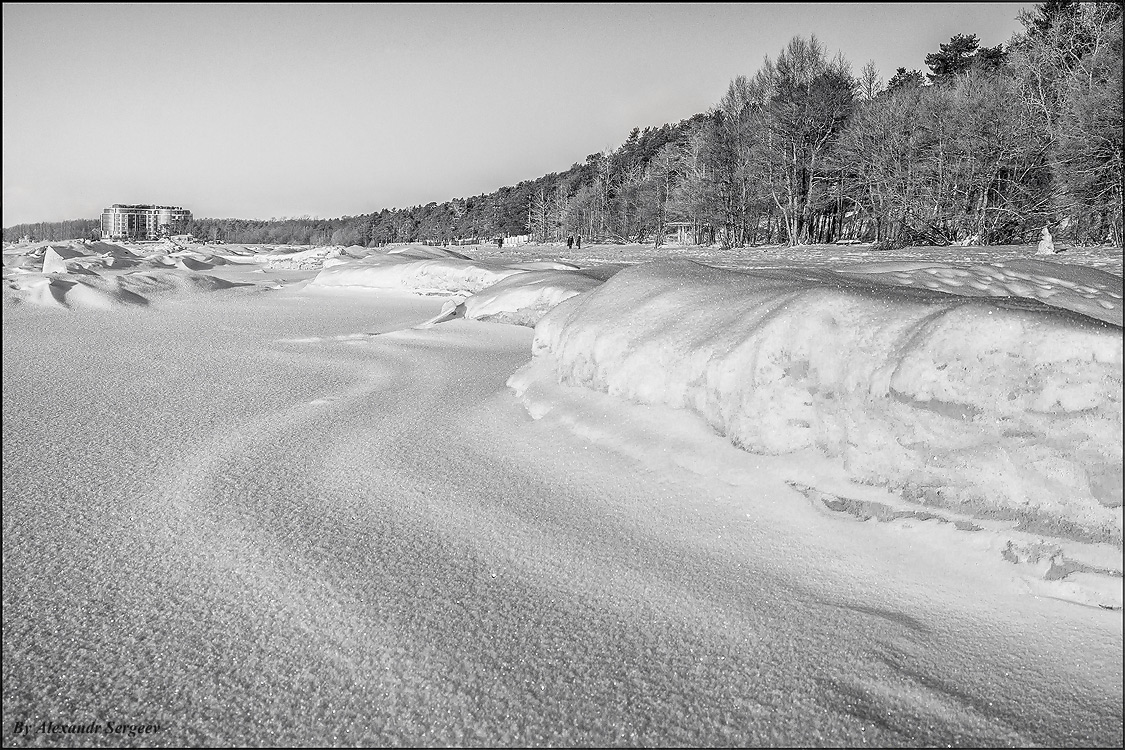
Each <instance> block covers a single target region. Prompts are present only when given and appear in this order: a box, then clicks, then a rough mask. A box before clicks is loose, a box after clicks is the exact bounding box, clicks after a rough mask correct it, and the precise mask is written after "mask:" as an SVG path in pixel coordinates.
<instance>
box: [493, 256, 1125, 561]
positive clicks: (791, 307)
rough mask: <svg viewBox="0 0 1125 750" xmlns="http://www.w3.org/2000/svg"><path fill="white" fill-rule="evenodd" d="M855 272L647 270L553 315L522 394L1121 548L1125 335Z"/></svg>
mask: <svg viewBox="0 0 1125 750" xmlns="http://www.w3.org/2000/svg"><path fill="white" fill-rule="evenodd" d="M855 275H856V274H851V275H848V276H845V275H842V274H834V273H831V272H810V271H757V272H752V273H749V272H737V271H726V270H721V269H715V268H711V267H708V266H704V265H701V264H697V263H694V262H691V261H667V262H662V263H648V264H643V265H640V266H636V267H634V268H632V269H628V270H625V271H622V272H620V273H618V274H617V275H616V276H614V277H613V278H611V279H610V280H609V281H607V282H605V283H604V285H602V286H601V287H599V288H598V289H596V290H594V291H592V292H591V293H589V294H586V295H584V296H582V297H579V298H574V299H571V300H570V301H568V302H564V303H562V304H560V305H558V306H557V307H556V308H555V309H554V310H553V311H552V312H551V313H550V314H548V315H547V316H546V317H545V318H544V319H542V320H541V321H540V322H539V324H538V325H537V326H536V336H535V342H534V344H533V347H532V351H533V354H534V357H535V361H534V362H533V363H532V364H531V365H529V366H528V367H527V368H525V369H524V370H522V371H520V372H519V373H516V374H515V375H513V377H512V379H511V380H510V381H509V384H510V385H511V386H512V387H513V388H514V389H515V390H516V392H517V393H522V392H523V391H525V390H526V389H527V388H528V387H529V385H530V383H531V382H533V381H534V379H536V378H549V379H553V380H556V381H557V382H559V383H561V384H564V385H570V386H582V387H586V388H590V389H593V390H597V391H602V392H606V393H609V394H610V395H613V396H618V397H621V398H624V399H628V400H630V401H635V402H638V403H642V404H659V405H664V406H671V407H674V408H679V409H688V410H691V411H694V412H695V413H697V414H699V415H700V416H702V417H703V418H704V419H705V420H706V422H707V423H708V424H709V425H711V426H712V427H713V428H714V429H715V430H716V431H717V432H718V433H719V434H720V435H723V436H725V437H727V438H728V439H730V440H731V441H732V442H733V443H734V444H735V445H738V446H740V447H742V448H745V449H746V450H748V451H751V452H754V453H766V454H779V453H788V452H793V451H797V450H801V449H804V448H810V447H816V448H818V449H819V450H821V451H823V452H825V453H827V454H828V455H830V456H834V457H838V458H839V459H840V460H841V461H842V462H843V465H844V466H845V467H846V469H847V470H848V472H849V473H850V474H851V476H852V477H853V478H854V479H856V480H858V481H861V482H867V483H872V484H877V485H886V486H890V487H892V488H893V489H894V490H895V491H897V492H899V493H904V494H907V495H909V496H911V497H914V498H917V499H918V500H919V501H921V502H922V503H923V504H925V505H928V506H932V507H938V508H953V509H956V510H958V511H960V512H964V513H968V514H969V515H971V516H982V517H986V518H988V517H994V518H1011V519H1016V520H1018V521H1019V522H1020V524H1021V526H1022V527H1025V528H1030V529H1052V530H1058V531H1059V533H1061V534H1062V535H1064V536H1071V537H1075V538H1077V539H1079V540H1083V541H1086V540H1092V541H1099V542H1101V541H1105V542H1111V543H1114V544H1117V545H1120V544H1121V540H1122V537H1121V532H1122V516H1121V478H1122V477H1121V455H1122V445H1121V429H1122V405H1121V386H1122V383H1121V370H1122V358H1121V357H1122V352H1121V343H1122V342H1121V330H1120V327H1114V326H1108V325H1105V324H1104V323H1102V322H1100V321H1096V320H1091V319H1088V318H1085V317H1079V316H1073V315H1067V314H1063V313H1061V312H1059V311H1058V310H1055V309H1052V308H1051V307H1048V306H1047V305H1041V304H1035V303H1033V302H1029V301H1025V300H1018V301H1013V300H1009V299H1008V298H1005V300H1004V301H993V300H992V299H979V298H965V297H954V296H952V295H948V294H942V293H937V292H930V291H928V290H924V289H917V288H910V287H877V286H873V285H871V284H865V283H863V282H862V281H856V280H853V277H854V276H855ZM539 408H540V409H541V408H542V407H541V406H540V407H539Z"/></svg>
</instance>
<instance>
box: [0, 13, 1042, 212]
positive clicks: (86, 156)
mask: <svg viewBox="0 0 1125 750" xmlns="http://www.w3.org/2000/svg"><path fill="white" fill-rule="evenodd" d="M1024 7H1028V8H1030V7H1033V4H1031V3H1022V4H1020V3H886V4H874V3H872V4H868V3H789V4H785V3H780V4H779V3H768V4H765V3H763V4H758V3H739V4H725V3H724V4H711V5H700V4H683V5H680V4H660V3H653V4H616V3H615V4H546V5H541V4H515V5H513V4H502V5H501V4H449V5H446V4H398V5H394V4H386V3H382V4H356V5H352V4H340V5H319V4H317V5H305V4H274V5H268V4H267V5H262V4H254V5H228V4H222V5H219V4H216V5H206V4H183V5H176V4H162V5H148V4H21V3H5V4H4V5H3V59H4V67H3V81H4V83H3V149H4V151H3V225H4V226H12V225H13V224H19V223H24V222H37V221H61V220H63V219H75V218H96V217H97V216H98V215H99V214H100V212H101V209H102V208H104V207H105V206H108V205H111V204H113V203H158V204H171V205H177V206H183V207H185V208H187V209H189V210H191V211H192V212H193V213H194V214H195V215H196V216H199V217H215V218H217V217H238V218H247V219H269V218H272V217H278V218H280V217H282V216H303V215H310V216H320V217H338V216H347V215H355V214H361V213H368V212H371V211H377V210H380V209H382V208H392V207H399V208H402V207H406V206H413V205H419V204H425V203H429V202H431V201H437V202H442V201H445V200H449V199H451V198H457V197H468V196H471V195H479V194H481V193H488V192H492V191H493V190H495V189H496V188H498V187H501V186H503V185H514V184H515V183H517V182H520V181H521V180H526V179H534V178H536V177H539V176H541V175H544V174H547V173H548V172H557V171H562V170H565V169H567V168H568V167H570V165H571V164H573V163H574V162H581V161H584V160H585V158H586V156H587V155H588V154H592V153H596V152H598V151H601V150H603V149H606V148H614V147H616V146H618V145H620V144H621V143H622V142H623V141H624V140H625V138H626V137H627V136H628V134H629V131H630V130H631V129H632V128H633V127H634V126H639V127H642V128H643V127H645V126H649V125H652V126H660V125H662V124H664V123H669V122H670V123H674V122H678V121H680V120H682V119H685V118H687V117H690V116H692V115H694V114H696V113H699V112H704V111H706V110H707V109H708V108H709V107H711V106H712V105H714V104H715V103H717V102H718V100H719V98H720V97H721V96H722V95H723V93H724V92H725V91H726V88H727V85H728V84H729V83H730V81H731V79H733V78H734V77H735V76H737V75H747V76H749V75H753V74H754V73H755V72H756V71H757V70H758V68H759V67H760V66H761V64H762V60H763V58H764V57H765V56H766V55H769V56H770V57H771V58H774V57H776V56H777V53H778V52H779V51H780V50H781V48H782V47H783V46H784V45H785V44H786V43H787V42H788V41H789V39H790V38H792V37H793V36H795V35H801V36H805V37H807V36H808V35H810V34H816V35H817V37H818V38H819V39H820V40H821V41H822V42H823V43H824V44H825V46H826V47H827V49H828V51H829V53H830V54H835V53H836V52H837V51H841V52H843V54H844V57H845V58H847V59H848V60H849V61H850V62H851V63H852V68H853V71H854V72H856V73H858V72H859V69H860V68H861V67H862V66H863V64H864V63H865V62H867V61H868V60H874V61H875V64H876V65H877V66H878V68H879V71H880V73H881V75H882V76H883V78H884V79H888V78H890V77H891V76H892V75H893V74H894V70H895V68H897V67H899V66H904V67H907V68H917V69H920V70H922V71H925V70H926V67H925V64H924V62H923V58H924V57H925V55H926V53H928V52H933V51H936V50H937V49H938V45H939V44H941V43H943V42H948V41H949V38H950V37H951V36H953V35H954V34H958V33H965V34H976V35H977V36H978V37H979V38H980V40H981V43H982V44H983V45H987V46H995V45H997V44H1000V43H1006V42H1007V41H1008V40H1009V38H1010V37H1011V36H1012V34H1013V33H1015V32H1017V31H1019V30H1020V29H1021V26H1020V24H1019V22H1018V21H1016V15H1017V13H1018V12H1019V10H1020V9H1021V8H1024Z"/></svg>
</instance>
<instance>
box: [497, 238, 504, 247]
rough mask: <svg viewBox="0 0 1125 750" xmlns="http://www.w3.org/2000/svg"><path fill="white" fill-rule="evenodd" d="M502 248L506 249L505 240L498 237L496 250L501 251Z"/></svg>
mask: <svg viewBox="0 0 1125 750" xmlns="http://www.w3.org/2000/svg"><path fill="white" fill-rule="evenodd" d="M502 247H504V238H503V237H497V238H496V248H497V249H500V248H502Z"/></svg>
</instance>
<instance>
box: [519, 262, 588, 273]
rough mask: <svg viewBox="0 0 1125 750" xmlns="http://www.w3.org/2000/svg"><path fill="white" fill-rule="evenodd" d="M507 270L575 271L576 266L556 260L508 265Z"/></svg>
mask: <svg viewBox="0 0 1125 750" xmlns="http://www.w3.org/2000/svg"><path fill="white" fill-rule="evenodd" d="M508 267H509V268H522V269H523V270H525V271H577V270H578V269H579V267H578V266H576V265H574V264H572V263H563V262H562V261H557V260H528V261H521V262H519V263H509V264H508Z"/></svg>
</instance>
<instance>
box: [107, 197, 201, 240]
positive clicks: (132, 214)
mask: <svg viewBox="0 0 1125 750" xmlns="http://www.w3.org/2000/svg"><path fill="white" fill-rule="evenodd" d="M190 226H191V211H188V210H186V209H183V208H180V207H179V206H144V205H137V206H135V205H128V204H123V203H114V204H113V206H111V207H110V208H107V209H105V210H104V211H102V239H129V240H155V239H157V238H159V237H163V236H165V235H169V234H184V233H186V232H187V231H188V228H189V227H190Z"/></svg>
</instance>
